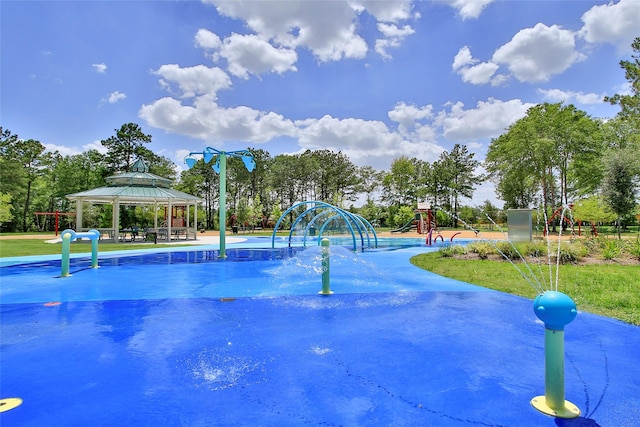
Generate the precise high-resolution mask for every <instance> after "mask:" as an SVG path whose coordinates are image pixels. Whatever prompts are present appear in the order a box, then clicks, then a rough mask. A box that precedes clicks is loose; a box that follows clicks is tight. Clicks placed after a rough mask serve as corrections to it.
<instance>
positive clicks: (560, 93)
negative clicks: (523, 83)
mask: <svg viewBox="0 0 640 427" xmlns="http://www.w3.org/2000/svg"><path fill="white" fill-rule="evenodd" d="M538 93H540V94H541V95H542V97H543V98H544V100H546V101H549V102H568V103H569V102H573V101H575V102H577V103H579V104H584V105H589V104H600V103H603V102H604V101H603V99H604V95H600V94H597V93H584V92H572V91H566V90H561V89H538Z"/></svg>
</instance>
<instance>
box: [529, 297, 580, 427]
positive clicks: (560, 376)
mask: <svg viewBox="0 0 640 427" xmlns="http://www.w3.org/2000/svg"><path fill="white" fill-rule="evenodd" d="M533 311H534V313H535V314H536V316H537V317H538V318H539V319H540V320H542V321H543V322H544V327H545V331H544V371H545V372H544V380H545V386H544V396H536V397H534V398H533V399H531V406H533V407H534V408H536V409H537V410H538V411H540V412H542V413H544V414H546V415H551V416H554V417H558V418H576V417H578V416H579V415H580V409H579V408H578V407H577V406H576V405H574V404H573V403H571V402H569V401H568V400H565V398H564V327H565V325H568V324H569V323H571V322H572V321H573V319H575V317H576V315H577V313H578V312H577V310H576V304H575V302H573V300H572V299H571V298H570V297H568V296H567V295H565V294H563V293H562V292H557V291H546V292H544V293H543V294H540V295H538V296H537V297H536V298H535V299H534V300H533Z"/></svg>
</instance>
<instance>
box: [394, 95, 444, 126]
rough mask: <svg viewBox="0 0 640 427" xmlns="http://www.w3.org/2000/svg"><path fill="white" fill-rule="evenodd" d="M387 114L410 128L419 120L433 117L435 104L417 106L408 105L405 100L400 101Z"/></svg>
mask: <svg viewBox="0 0 640 427" xmlns="http://www.w3.org/2000/svg"><path fill="white" fill-rule="evenodd" d="M387 115H388V116H389V118H390V119H391V120H393V121H394V122H397V123H399V124H400V125H401V126H403V127H404V128H406V129H410V128H412V127H413V126H414V125H415V123H416V122H417V121H420V120H424V119H428V118H431V117H433V106H432V105H425V106H424V107H416V106H415V105H413V104H411V105H408V104H405V103H404V102H399V103H397V104H396V105H395V107H393V110H391V111H389V112H388V113H387Z"/></svg>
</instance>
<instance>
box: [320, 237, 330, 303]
mask: <svg viewBox="0 0 640 427" xmlns="http://www.w3.org/2000/svg"><path fill="white" fill-rule="evenodd" d="M330 244H331V243H330V242H329V239H327V238H324V239H322V240H321V241H320V247H321V254H322V290H321V291H320V292H319V294H320V295H331V294H332V293H333V292H332V291H331V279H330V276H331V268H330V251H329V245H330Z"/></svg>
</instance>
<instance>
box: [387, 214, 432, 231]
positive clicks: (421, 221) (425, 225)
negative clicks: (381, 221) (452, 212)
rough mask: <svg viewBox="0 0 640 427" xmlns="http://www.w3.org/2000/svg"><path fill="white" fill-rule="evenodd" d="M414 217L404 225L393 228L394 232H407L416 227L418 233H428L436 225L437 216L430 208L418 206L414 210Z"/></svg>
mask: <svg viewBox="0 0 640 427" xmlns="http://www.w3.org/2000/svg"><path fill="white" fill-rule="evenodd" d="M413 213H414V217H413V219H411V220H410V221H408V222H407V223H406V224H404V225H403V226H402V227H399V228H396V229H395V230H391V232H392V233H406V232H407V231H409V230H411V229H412V228H414V227H415V228H416V229H417V231H418V234H428V233H429V231H430V230H431V229H432V228H435V227H436V217H435V215H434V214H433V212H432V211H431V209H429V208H422V207H418V209H415V210H414V211H413Z"/></svg>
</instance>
